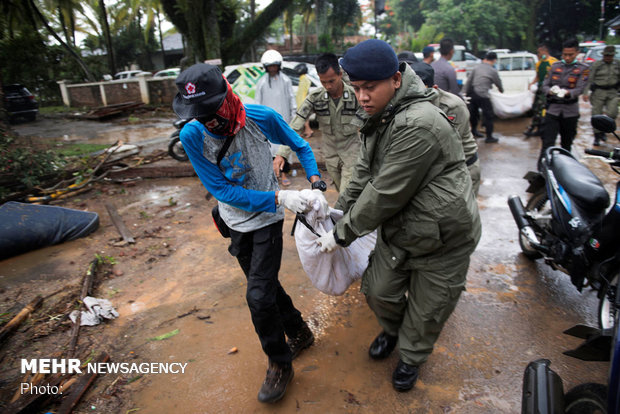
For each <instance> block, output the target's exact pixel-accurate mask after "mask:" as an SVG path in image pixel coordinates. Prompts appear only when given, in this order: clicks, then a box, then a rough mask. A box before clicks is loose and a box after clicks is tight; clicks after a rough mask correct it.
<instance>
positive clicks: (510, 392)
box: [0, 119, 608, 413]
mask: <svg viewBox="0 0 620 414" xmlns="http://www.w3.org/2000/svg"><path fill="white" fill-rule="evenodd" d="M525 122H527V120H525V119H521V120H515V121H506V122H501V123H499V124H498V126H497V130H498V131H497V132H498V134H501V141H500V144H499V145H485V144H484V143H482V141H478V142H479V145H480V158H481V160H482V163H483V164H482V165H483V179H484V181H483V183H482V187H481V190H480V197H479V200H478V201H479V205H480V209H481V215H482V220H483V238H482V240H481V242H480V245H479V246H478V249H477V251H476V252H475V253H474V255H473V257H472V263H471V266H470V274H469V276H468V285H467V292H465V293H464V295H463V296H462V299H461V300H460V302H459V305H458V307H457V309H456V311H455V313H454V314H453V315H452V317H451V318H450V320H449V321H448V323H447V325H446V328H445V329H444V331H443V333H442V335H441V337H440V339H439V342H438V344H437V347H436V349H435V352H434V353H433V355H432V356H431V358H430V360H429V361H428V363H427V364H425V365H424V366H423V367H422V370H421V374H420V380H419V381H418V383H417V385H416V387H415V389H414V390H412V391H411V392H409V393H404V394H400V393H397V392H395V391H394V390H393V389H392V386H391V383H390V378H391V373H392V370H393V368H394V366H395V364H396V362H397V359H398V356H397V353H394V355H392V356H391V357H390V358H388V360H387V361H384V362H376V361H371V360H370V359H369V358H368V356H367V347H368V345H369V343H370V342H371V341H372V339H373V338H374V336H375V335H376V334H377V333H378V332H379V331H380V328H379V326H378V324H377V322H376V320H375V318H374V315H373V314H372V312H371V311H370V310H369V308H368V306H367V305H366V303H365V299H364V297H363V295H361V294H360V293H359V285H358V284H354V285H353V286H352V287H351V288H350V289H349V290H348V291H347V293H346V294H345V295H343V296H340V297H329V296H326V295H324V294H322V293H320V292H318V291H317V290H316V289H315V288H314V287H313V286H312V285H311V283H310V282H309V280H308V278H307V277H306V275H305V274H304V272H303V270H302V268H301V265H300V263H299V258H298V255H297V252H296V247H295V244H294V239H293V238H292V237H291V236H290V229H291V226H292V217H291V215H290V214H288V213H287V215H286V220H285V225H284V234H285V236H284V238H285V252H284V259H283V262H282V270H281V280H282V283H283V286H284V287H285V289H286V290H287V291H288V293H289V294H290V295H291V296H292V298H293V300H294V302H295V304H296V306H297V307H298V308H299V309H300V310H301V311H302V313H303V315H304V317H305V318H306V319H307V320H308V321H309V324H310V326H311V328H312V330H313V331H314V333H315V335H316V338H317V341H316V343H315V345H314V346H312V347H311V348H309V349H308V350H306V351H305V352H304V353H303V354H301V356H300V357H299V358H298V359H297V360H295V363H294V369H295V378H294V380H293V382H292V384H291V386H290V388H289V390H288V391H287V394H286V396H285V398H284V399H283V400H282V401H281V402H279V403H278V404H276V405H263V404H260V403H259V402H258V401H257V400H256V394H257V392H258V388H259V387H260V384H261V382H262V380H263V378H264V373H265V369H266V357H265V356H264V354H263V353H262V351H261V349H260V344H259V342H258V339H257V337H256V334H255V333H254V330H253V327H252V323H251V321H250V315H249V311H248V309H247V305H246V302H245V278H244V276H243V274H242V272H241V270H240V269H239V267H238V265H237V264H236V261H235V260H234V259H233V258H232V257H231V256H230V255H229V254H228V252H227V250H226V249H227V243H226V241H225V240H224V239H222V238H221V237H220V236H219V234H218V233H217V232H216V230H215V228H214V226H213V225H212V222H211V217H210V208H211V207H212V206H213V205H214V204H215V200H213V199H211V200H208V201H207V200H206V199H205V194H206V191H205V190H204V189H203V187H202V186H201V184H200V182H199V181H198V179H197V178H195V177H190V178H176V179H152V180H144V181H140V182H137V183H135V184H126V185H119V184H111V183H110V184H102V185H98V186H97V187H96V189H94V190H93V191H91V192H89V193H86V194H84V195H81V196H79V197H78V198H74V199H70V200H69V201H67V202H66V203H65V204H63V205H64V206H66V207H71V208H79V209H82V210H89V211H95V212H97V213H98V214H99V216H100V220H101V226H100V229H99V230H98V231H96V232H95V233H93V234H92V235H91V236H89V237H87V238H85V239H80V240H78V241H74V242H70V243H65V244H62V245H59V246H53V247H48V248H45V249H41V250H38V251H35V252H31V253H27V254H24V255H21V256H18V257H15V258H12V259H8V260H5V261H2V262H0V312H6V311H8V310H9V309H11V307H12V305H13V304H15V303H27V302H28V301H29V300H30V299H31V298H32V297H34V296H35V295H36V294H37V293H45V292H50V291H54V290H55V289H58V288H60V287H62V286H66V285H70V284H73V285H78V284H79V282H80V280H81V277H82V275H83V272H84V271H85V268H86V266H87V264H88V263H89V262H90V260H92V258H93V256H94V254H95V253H98V254H100V255H102V256H104V257H113V258H115V260H116V262H117V264H115V265H114V266H113V268H112V273H111V274H109V275H107V276H103V277H102V278H103V280H102V281H101V282H100V284H99V286H98V287H97V289H96V292H95V293H96V296H97V297H105V298H108V299H110V300H111V301H112V302H113V304H114V306H115V307H116V309H117V310H118V312H119V313H120V317H119V318H118V319H116V320H114V321H110V322H107V323H105V324H102V325H99V326H97V327H92V328H83V329H82V333H83V334H82V335H81V337H80V351H81V358H84V360H85V359H86V357H87V356H88V355H90V354H92V353H97V352H99V351H103V350H105V351H107V352H108V353H109V354H110V356H111V360H112V361H115V362H123V361H124V362H177V363H187V364H188V365H187V367H186V369H185V373H183V374H149V375H136V374H127V375H119V374H107V375H102V376H100V377H99V379H98V380H97V381H96V382H95V384H94V385H93V387H91V389H90V390H89V392H88V394H87V395H86V397H85V400H84V402H83V403H82V404H81V405H80V408H79V410H78V411H79V412H86V411H88V412H105V413H107V412H123V413H124V412H129V411H131V410H137V409H139V411H135V412H139V413H161V412H173V411H175V410H176V411H179V410H180V411H182V412H186V411H192V412H214V413H215V412H243V413H247V412H282V413H289V412H308V413H314V412H317V413H319V412H321V413H324V412H360V413H375V412H380V411H383V412H411V413H515V412H519V411H520V401H521V381H522V376H523V370H524V368H525V366H526V365H527V363H528V362H529V361H531V360H534V359H537V358H541V357H544V358H549V359H550V360H551V361H552V367H553V368H554V369H556V370H557V371H558V372H559V373H560V374H561V375H562V376H563V378H564V381H565V389H568V388H569V387H572V386H574V385H576V384H579V383H581V382H585V381H593V382H601V383H605V382H606V375H607V366H608V365H607V363H584V362H581V361H576V360H574V359H571V358H569V357H567V356H565V355H563V354H562V351H564V350H567V349H572V348H574V347H576V346H577V345H578V343H579V340H577V339H575V338H570V337H566V336H565V335H562V331H563V330H564V329H566V328H568V327H570V326H572V325H574V324H577V323H583V322H586V323H590V324H594V323H595V321H596V319H595V316H594V314H595V308H596V298H595V297H594V295H593V294H592V293H591V292H585V293H584V294H579V293H578V292H576V290H575V289H574V288H573V287H572V286H571V285H570V281H569V280H568V278H567V277H566V276H564V275H562V274H560V273H559V272H553V271H550V270H549V269H548V268H546V267H545V266H544V265H543V264H535V263H531V262H529V261H527V260H525V258H524V257H523V256H522V255H521V254H520V253H519V246H518V242H517V239H516V236H517V230H516V227H515V225H514V223H513V222H512V218H511V216H510V213H509V211H508V208H507V206H506V197H507V195H508V194H511V193H517V194H521V195H522V196H524V190H525V187H526V186H525V182H524V180H522V176H523V175H524V173H525V172H526V171H527V170H528V169H531V168H533V167H534V165H535V160H536V156H537V151H538V148H539V146H538V145H539V142H538V141H537V140H533V139H530V140H525V139H524V138H523V137H522V136H521V135H520V133H521V131H523V130H524V129H525V126H526V125H525ZM590 139H591V136H586V135H585V134H584V137H583V138H582V142H581V143H580V145H582V146H583V145H585V144H586V142H589V140H590ZM318 142H319V141H318V140H317V141H316V142H315V143H318ZM315 149H316V148H315ZM301 175H303V174H301V172H300V174H298V176H297V177H295V178H293V183H292V185H291V188H297V189H302V188H306V185H307V184H306V183H305V181H304V179H303V178H302V177H301ZM327 198H328V200H329V201H330V204H333V202H335V200H336V198H337V194H336V192H335V190H334V189H333V188H332V189H330V190H329V191H328V193H327ZM105 202H113V203H114V204H115V205H116V207H117V208H118V211H119V213H120V215H121V216H122V217H123V219H124V221H125V223H126V224H127V226H128V227H129V228H130V229H131V231H132V233H133V234H134V236H135V237H136V243H135V244H134V245H126V246H120V245H118V244H119V243H118V239H119V236H118V233H117V231H116V229H115V228H114V226H113V224H112V222H111V221H110V218H109V215H108V214H107V212H106V210H105V207H104V203H105ZM45 312H46V310H45V308H44V309H43V310H42V311H41V313H42V314H43V315H44V316H45ZM38 315H40V314H38ZM183 315H185V316H183ZM52 316H54V315H49V317H52ZM176 330H178V333H177V334H175V335H173V336H171V337H170V338H168V339H165V340H152V338H155V337H157V336H159V335H162V334H166V333H170V332H174V331H176ZM68 335H69V330H68V327H65V328H58V329H57V330H56V331H54V332H52V333H51V334H50V335H49V336H46V337H42V338H40V339H38V340H36V341H32V340H31V337H32V332H31V331H29V330H26V331H20V332H18V333H17V334H16V335H15V336H14V337H13V338H11V339H10V341H9V342H8V343H7V344H5V351H6V352H5V354H4V355H3V356H2V367H3V368H2V371H1V372H0V388H2V389H3V391H2V392H1V393H0V395H1V396H2V398H0V399H1V400H2V401H3V402H6V398H7V396H8V395H12V394H13V393H14V392H15V390H16V386H17V384H18V383H19V380H20V378H21V375H19V374H18V367H19V359H20V358H35V357H37V356H39V355H49V354H50V353H51V352H53V351H54V350H56V349H58V348H62V347H63V346H64V344H65V343H66V342H67V340H68ZM232 348H236V349H237V352H235V353H231V354H229V353H228V352H229V350H231V349H232ZM132 412H134V411H132Z"/></svg>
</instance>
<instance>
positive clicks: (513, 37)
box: [424, 0, 527, 51]
mask: <svg viewBox="0 0 620 414" xmlns="http://www.w3.org/2000/svg"><path fill="white" fill-rule="evenodd" d="M526 11H527V10H526V8H525V6H524V5H523V4H522V3H521V2H518V1H513V0H438V2H437V9H435V10H428V11H425V12H424V15H425V16H426V19H427V20H426V22H427V23H430V24H432V25H434V26H437V27H438V28H439V29H440V30H441V31H442V32H444V33H445V35H446V36H448V37H451V38H453V39H454V40H455V42H456V43H460V44H464V43H465V42H466V41H467V40H469V41H470V42H471V44H472V48H473V50H474V51H477V50H478V48H479V46H480V45H483V46H484V47H487V46H495V47H506V46H508V47H511V48H518V47H519V46H518V45H520V39H523V38H524V37H525V31H526V28H527V27H526V25H527V19H526V18H525V16H526ZM515 46H516V47H515Z"/></svg>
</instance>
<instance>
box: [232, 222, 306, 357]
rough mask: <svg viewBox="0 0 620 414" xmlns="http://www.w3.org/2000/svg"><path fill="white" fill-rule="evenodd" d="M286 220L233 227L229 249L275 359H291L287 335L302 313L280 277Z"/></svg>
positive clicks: (265, 348)
mask: <svg viewBox="0 0 620 414" xmlns="http://www.w3.org/2000/svg"><path fill="white" fill-rule="evenodd" d="M283 222H284V221H283V220H282V221H279V222H277V223H275V224H272V225H270V226H267V227H264V228H262V229H259V230H255V231H252V232H249V233H240V232H237V231H234V230H231V232H230V233H231V243H230V247H229V248H228V250H229V251H230V254H232V255H233V256H235V257H236V258H237V261H238V262H239V264H240V265H241V269H243V273H245V276H246V278H247V280H248V287H247V292H246V300H247V302H248V307H249V308H250V313H251V315H252V323H253V324H254V329H255V330H256V333H257V334H258V338H259V339H260V342H261V346H262V347H263V351H264V352H265V354H267V356H268V357H269V359H270V360H272V361H274V362H279V363H283V362H291V350H290V349H289V347H288V345H287V344H286V340H285V337H284V334H285V333H286V334H287V335H288V336H289V337H291V336H294V335H295V334H296V333H297V331H298V330H299V327H300V326H301V325H302V324H303V320H302V318H301V313H300V312H299V311H298V310H297V309H296V308H295V306H294V305H293V301H292V300H291V298H290V297H289V295H288V294H287V293H286V292H285V291H284V288H283V287H282V285H281V284H280V281H279V280H278V272H279V270H280V261H281V259H282V224H283Z"/></svg>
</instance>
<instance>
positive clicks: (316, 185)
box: [312, 180, 327, 192]
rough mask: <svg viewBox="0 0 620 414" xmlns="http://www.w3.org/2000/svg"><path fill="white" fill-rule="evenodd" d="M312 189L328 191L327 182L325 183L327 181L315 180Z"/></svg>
mask: <svg viewBox="0 0 620 414" xmlns="http://www.w3.org/2000/svg"><path fill="white" fill-rule="evenodd" d="M312 189H313V190H321V191H322V192H325V191H327V184H325V181H323V180H319V181H315V182H313V183H312Z"/></svg>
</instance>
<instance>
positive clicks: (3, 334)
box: [0, 296, 43, 343]
mask: <svg viewBox="0 0 620 414" xmlns="http://www.w3.org/2000/svg"><path fill="white" fill-rule="evenodd" d="M42 303H43V297H42V296H37V297H36V298H34V299H33V300H32V301H31V302H30V303H29V304H27V305H26V306H25V307H24V308H23V309H22V310H21V311H19V313H18V314H17V315H15V317H14V318H13V319H11V320H10V321H9V323H7V324H6V325H4V326H3V327H2V329H1V330H0V343H1V342H2V341H4V339H6V338H7V337H8V335H9V334H10V333H11V332H13V331H14V330H15V329H16V328H17V327H18V326H19V325H21V323H22V322H23V321H25V320H26V319H28V317H29V316H30V314H31V313H32V312H34V311H35V310H36V309H38V308H39V307H40V306H41V304H42Z"/></svg>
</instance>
